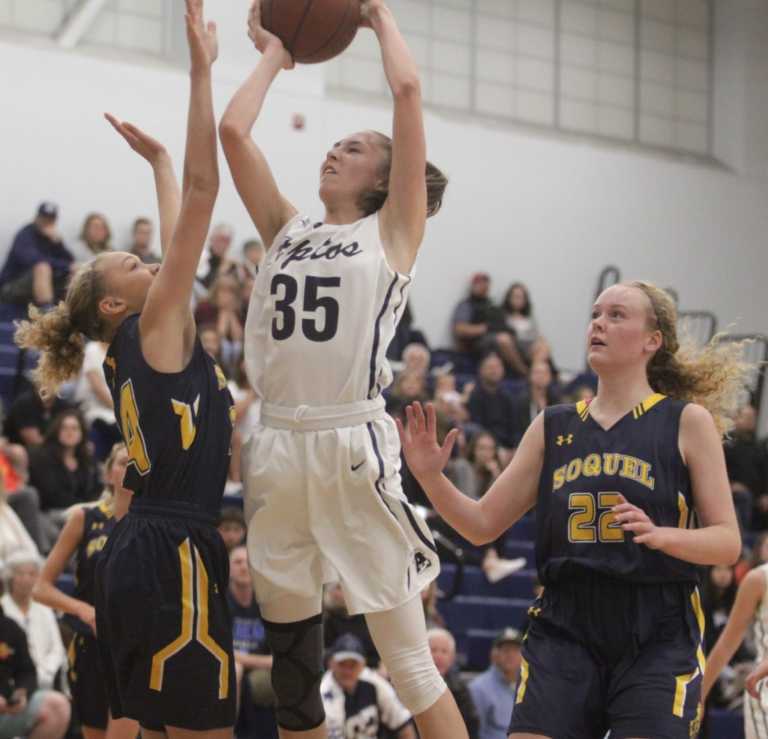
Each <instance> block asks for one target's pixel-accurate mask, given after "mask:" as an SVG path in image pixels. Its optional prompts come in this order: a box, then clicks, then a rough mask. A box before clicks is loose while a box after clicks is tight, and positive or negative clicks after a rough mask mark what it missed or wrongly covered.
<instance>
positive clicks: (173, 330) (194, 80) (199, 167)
mask: <svg viewBox="0 0 768 739" xmlns="http://www.w3.org/2000/svg"><path fill="white" fill-rule="evenodd" d="M186 6H187V14H186V25H187V41H188V43H189V53H190V60H191V65H190V98H189V112H188V119H187V143H186V151H185V154H184V176H183V179H182V193H181V210H180V213H179V218H178V221H177V222H176V227H175V228H174V230H173V235H172V237H171V241H170V244H169V246H168V250H167V252H166V253H165V258H164V259H163V263H162V266H161V268H160V271H159V272H158V274H157V277H155V279H154V281H153V283H152V286H151V287H150V289H149V293H148V294H147V301H146V303H145V305H144V310H143V311H142V313H141V318H140V324H139V326H140V331H141V339H142V350H143V352H144V356H145V358H146V360H147V362H148V363H149V364H150V365H151V366H152V367H153V368H154V369H156V370H158V371H161V372H178V371H180V370H181V369H183V368H184V367H185V366H186V364H187V362H188V361H189V358H190V356H191V353H192V349H193V342H194V336H195V325H194V319H193V318H192V312H191V311H190V298H191V296H192V286H193V284H194V279H195V273H196V272H197V266H198V264H199V262H200V254H201V253H202V251H203V246H204V245H205V239H206V236H207V234H208V229H209V227H210V224H211V215H212V213H213V206H214V204H215V202H216V195H217V194H218V190H219V171H218V165H217V161H216V123H215V120H214V116H213V96H212V91H211V66H212V64H213V62H214V61H215V60H216V56H217V54H218V44H217V40H216V27H215V25H214V24H213V23H211V22H209V23H207V24H206V23H205V22H204V20H203V2H202V0H186Z"/></svg>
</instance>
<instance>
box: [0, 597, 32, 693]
mask: <svg viewBox="0 0 768 739" xmlns="http://www.w3.org/2000/svg"><path fill="white" fill-rule="evenodd" d="M19 688H25V689H26V691H27V696H30V695H32V693H34V692H35V690H37V670H36V669H35V664H34V662H32V658H31V657H30V656H29V648H28V647H27V637H26V635H25V634H24V632H23V631H22V629H21V627H20V626H19V625H18V624H17V623H16V622H15V621H14V620H12V619H10V618H8V617H7V616H6V615H5V614H4V613H3V612H2V610H0V695H2V696H3V697H4V698H5V699H6V700H8V699H9V698H10V697H11V695H12V694H13V692H14V691H15V690H18V689H19Z"/></svg>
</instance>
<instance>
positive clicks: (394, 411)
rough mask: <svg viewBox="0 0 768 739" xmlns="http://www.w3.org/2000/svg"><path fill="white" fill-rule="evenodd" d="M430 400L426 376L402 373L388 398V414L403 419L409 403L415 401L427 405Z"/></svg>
mask: <svg viewBox="0 0 768 739" xmlns="http://www.w3.org/2000/svg"><path fill="white" fill-rule="evenodd" d="M428 399H429V394H428V391H427V378H426V376H425V375H423V374H420V373H418V372H401V373H400V374H399V375H398V376H397V377H396V378H395V381H394V383H393V384H392V392H391V393H390V395H389V397H388V398H387V413H389V414H390V415H391V416H400V417H402V416H404V414H405V406H407V405H408V404H409V403H413V401H415V400H419V401H421V402H423V403H425V402H426V401H427V400H428Z"/></svg>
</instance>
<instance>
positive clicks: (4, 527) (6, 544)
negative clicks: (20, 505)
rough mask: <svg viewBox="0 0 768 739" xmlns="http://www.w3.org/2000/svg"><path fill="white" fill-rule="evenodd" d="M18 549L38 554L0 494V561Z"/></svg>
mask: <svg viewBox="0 0 768 739" xmlns="http://www.w3.org/2000/svg"><path fill="white" fill-rule="evenodd" d="M20 549H24V550H26V551H29V552H34V553H35V554H37V555H38V556H39V554H40V552H38V551H37V545H36V544H35V542H34V541H33V540H32V537H31V536H30V535H29V533H28V532H27V530H26V529H25V528H24V524H23V523H22V522H21V519H20V518H19V517H18V516H17V515H16V511H14V510H13V508H11V506H9V505H8V503H6V502H5V501H4V500H3V499H2V497H1V496H0V563H2V562H3V561H4V560H6V559H8V557H9V556H10V555H11V554H13V552H18V551H19V550H20Z"/></svg>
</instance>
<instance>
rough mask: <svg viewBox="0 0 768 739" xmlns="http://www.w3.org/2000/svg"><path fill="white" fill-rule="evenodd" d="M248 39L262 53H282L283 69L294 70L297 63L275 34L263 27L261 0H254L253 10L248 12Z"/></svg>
mask: <svg viewBox="0 0 768 739" xmlns="http://www.w3.org/2000/svg"><path fill="white" fill-rule="evenodd" d="M248 38H249V39H251V41H253V45H254V46H255V47H256V48H257V49H258V50H259V51H260V52H261V53H262V54H266V53H267V50H274V51H275V53H282V62H281V65H282V68H283V69H293V67H294V66H295V63H294V61H293V57H292V56H291V54H290V53H289V52H288V50H287V49H286V48H285V46H283V42H282V41H281V40H280V38H279V37H278V36H275V34H274V33H270V32H269V31H267V29H266V28H264V26H262V25H261V0H253V2H252V3H251V9H250V10H249V11H248Z"/></svg>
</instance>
